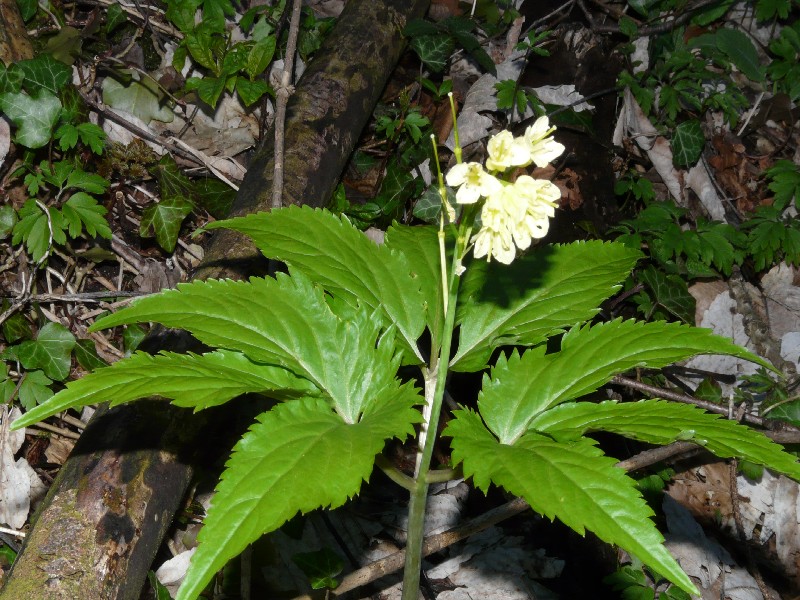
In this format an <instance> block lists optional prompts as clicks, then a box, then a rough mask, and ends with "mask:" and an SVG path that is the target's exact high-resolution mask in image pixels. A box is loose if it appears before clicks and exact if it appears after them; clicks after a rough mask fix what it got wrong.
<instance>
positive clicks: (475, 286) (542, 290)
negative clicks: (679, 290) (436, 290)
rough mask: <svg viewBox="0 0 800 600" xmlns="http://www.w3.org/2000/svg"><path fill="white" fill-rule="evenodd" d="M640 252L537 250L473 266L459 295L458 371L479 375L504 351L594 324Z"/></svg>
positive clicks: (597, 247)
mask: <svg viewBox="0 0 800 600" xmlns="http://www.w3.org/2000/svg"><path fill="white" fill-rule="evenodd" d="M640 256H641V254H640V253H639V251H638V250H635V249H631V248H627V247H626V246H624V245H623V244H615V243H605V242H599V241H589V242H578V243H574V244H568V245H564V246H561V245H556V246H551V247H546V248H537V249H535V250H534V251H533V252H531V253H529V254H528V255H526V256H524V257H522V258H520V259H517V260H515V261H514V262H513V263H512V264H511V265H508V266H506V265H498V264H497V263H488V264H487V263H486V262H484V261H472V263H471V264H470V266H469V268H468V269H467V272H466V274H465V275H464V280H463V282H462V284H461V291H460V292H459V299H458V308H457V313H456V320H457V322H458V323H460V324H461V333H460V342H459V347H458V352H457V353H456V355H455V357H454V358H453V360H452V361H451V365H452V369H453V370H455V371H479V370H481V369H483V368H484V367H485V366H486V363H487V361H488V360H489V357H490V356H491V353H492V351H493V350H494V349H495V348H497V347H498V346H502V345H525V346H533V345H536V344H538V343H540V342H542V341H544V340H545V339H546V338H547V336H549V335H553V334H554V333H556V332H559V331H562V330H563V328H564V327H567V326H570V325H573V324H575V323H577V322H581V321H585V320H587V319H590V318H591V317H592V316H594V315H595V314H597V311H598V309H597V306H598V305H599V304H600V302H602V301H603V300H605V299H606V298H608V297H609V296H611V294H613V293H614V291H615V290H617V289H619V282H620V281H622V280H623V279H625V277H626V276H627V274H628V273H629V272H630V270H631V269H632V268H633V266H634V264H635V263H636V261H637V260H638V259H639V257H640Z"/></svg>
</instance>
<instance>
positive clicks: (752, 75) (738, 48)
mask: <svg viewBox="0 0 800 600" xmlns="http://www.w3.org/2000/svg"><path fill="white" fill-rule="evenodd" d="M714 37H715V38H716V41H717V48H719V49H720V51H721V52H722V53H723V54H725V55H726V56H727V57H728V58H729V59H730V61H731V62H732V63H733V64H734V65H736V68H738V69H739V70H740V71H741V72H742V73H744V74H745V75H746V76H747V77H748V78H749V79H750V80H751V81H763V80H764V69H763V67H762V66H761V64H760V63H759V60H758V51H757V50H756V47H755V46H754V45H753V41H752V40H751V39H750V36H748V35H747V34H746V33H744V32H743V31H739V30H738V29H730V28H728V27H722V28H720V29H717V31H716V32H715V34H714Z"/></svg>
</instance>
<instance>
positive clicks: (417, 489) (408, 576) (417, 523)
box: [402, 223, 471, 600]
mask: <svg viewBox="0 0 800 600" xmlns="http://www.w3.org/2000/svg"><path fill="white" fill-rule="evenodd" d="M470 229H471V228H470V227H468V226H466V225H464V223H462V225H461V227H459V232H458V236H457V238H456V247H455V252H454V253H453V260H452V265H451V267H450V272H449V277H448V279H449V281H448V285H447V292H448V293H447V295H446V296H445V299H444V303H443V304H444V306H443V307H442V308H443V309H444V307H447V308H446V309H444V311H445V317H444V327H443V330H442V347H441V351H440V352H439V354H438V356H433V357H431V368H430V371H429V376H428V377H426V378H425V388H426V389H425V398H426V401H427V402H428V403H429V406H428V407H427V408H429V412H428V411H427V410H426V411H424V412H425V415H426V417H427V418H426V419H425V422H423V424H422V431H421V433H420V441H421V442H422V448H421V451H420V454H419V455H418V456H417V468H416V473H415V474H414V489H413V490H412V491H411V500H410V502H409V505H408V536H407V541H406V563H405V571H404V573H403V596H402V600H417V598H418V595H419V581H420V568H421V566H422V544H423V541H424V538H425V527H424V526H425V505H426V502H427V499H428V473H429V471H430V463H431V456H433V447H434V445H435V443H436V433H437V429H438V425H439V415H440V414H441V411H442V398H443V397H444V387H445V383H446V381H447V371H448V366H449V362H450V347H451V344H452V341H453V329H454V327H455V317H456V299H457V297H458V286H459V283H460V281H461V278H460V277H459V276H458V275H456V274H457V273H460V272H461V260H462V258H463V255H464V250H465V248H466V246H467V241H468V240H469V231H470ZM439 244H440V246H441V248H444V236H441V237H440V238H439ZM444 256H445V254H444V252H442V257H444ZM442 260H443V262H444V258H442ZM431 386H432V387H433V394H431V393H430V388H431Z"/></svg>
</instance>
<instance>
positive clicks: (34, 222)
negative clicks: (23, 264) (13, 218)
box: [11, 199, 66, 262]
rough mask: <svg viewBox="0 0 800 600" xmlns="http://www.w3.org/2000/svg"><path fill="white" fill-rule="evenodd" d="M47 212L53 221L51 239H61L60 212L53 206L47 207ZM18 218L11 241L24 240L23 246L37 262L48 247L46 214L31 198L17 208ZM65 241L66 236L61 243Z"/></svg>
mask: <svg viewBox="0 0 800 600" xmlns="http://www.w3.org/2000/svg"><path fill="white" fill-rule="evenodd" d="M48 212H49V214H50V218H51V220H52V222H53V240H54V241H58V240H56V236H57V235H58V236H59V237H58V239H61V238H62V237H63V236H64V232H63V231H62V230H61V228H60V227H61V224H62V219H61V213H60V212H59V211H58V210H57V209H55V208H49V209H48ZM19 216H20V219H19V221H17V224H16V225H15V226H14V232H13V236H12V237H11V243H12V244H13V245H16V244H19V243H20V242H22V241H23V240H24V241H25V248H26V249H27V250H28V253H30V255H31V257H32V258H33V260H34V261H36V262H39V261H40V260H41V259H42V258H43V257H44V256H45V255H46V254H47V252H48V250H49V249H50V227H49V225H48V223H47V215H45V213H44V212H43V211H42V209H41V208H39V206H38V205H37V204H36V201H35V200H33V199H31V200H28V201H27V202H25V204H23V205H22V208H21V209H20V210H19ZM64 241H66V237H64V239H63V240H62V242H61V243H63V242H64Z"/></svg>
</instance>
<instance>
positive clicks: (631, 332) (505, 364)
mask: <svg viewBox="0 0 800 600" xmlns="http://www.w3.org/2000/svg"><path fill="white" fill-rule="evenodd" d="M697 354H727V355H730V356H736V357H739V358H743V359H746V360H750V361H752V362H754V363H757V364H759V365H761V366H765V367H767V368H773V367H771V366H770V365H769V363H767V362H766V361H764V360H763V359H761V358H759V357H758V356H756V355H754V354H752V353H751V352H748V351H747V350H745V349H744V348H742V347H740V346H737V345H736V344H734V343H733V342H732V341H731V340H729V339H728V338H724V337H721V336H717V335H714V334H713V333H711V331H710V330H708V329H700V328H696V327H689V326H687V325H680V324H678V323H665V322H663V321H658V322H654V323H644V322H637V321H633V320H629V321H622V320H621V319H617V320H615V321H609V322H607V323H601V324H599V325H595V326H593V327H590V326H584V327H574V328H572V329H571V330H570V331H569V332H567V333H566V334H565V335H564V337H563V338H562V340H561V351H559V352H554V353H552V354H545V348H544V347H542V346H540V347H538V348H534V349H532V350H528V351H527V352H525V353H524V354H523V355H522V356H520V355H519V354H518V353H517V352H516V350H515V351H514V352H512V354H511V356H510V357H509V358H508V359H506V358H505V357H503V356H501V357H500V358H499V359H498V361H497V364H496V365H495V367H494V368H493V369H492V370H491V378H490V377H489V376H485V377H484V382H483V389H482V390H481V393H480V395H479V396H478V406H479V408H480V412H481V415H482V416H483V419H484V421H485V422H486V425H487V427H488V428H489V429H490V430H491V431H492V432H493V433H494V434H495V435H496V436H497V437H498V438H499V439H500V441H501V442H502V443H512V442H513V441H514V440H516V439H518V438H519V437H520V436H521V435H522V434H523V433H524V432H525V431H526V430H527V429H528V427H529V425H530V422H531V421H532V420H533V419H534V418H535V417H536V416H537V415H539V414H540V413H541V412H543V411H545V410H547V409H549V408H551V407H553V406H556V405H557V404H561V403H562V402H566V401H568V400H573V399H575V398H579V397H581V396H583V395H585V394H589V393H591V392H593V391H595V390H596V389H597V388H599V387H600V386H601V385H603V384H605V383H607V382H608V381H610V380H611V378H612V377H613V376H614V375H616V374H617V373H622V372H624V371H627V370H629V369H633V368H635V367H645V366H646V367H650V368H654V369H658V368H660V367H664V366H666V365H669V364H671V363H674V362H676V361H679V360H684V359H686V358H690V357H692V356H695V355H697Z"/></svg>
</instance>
